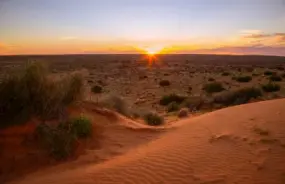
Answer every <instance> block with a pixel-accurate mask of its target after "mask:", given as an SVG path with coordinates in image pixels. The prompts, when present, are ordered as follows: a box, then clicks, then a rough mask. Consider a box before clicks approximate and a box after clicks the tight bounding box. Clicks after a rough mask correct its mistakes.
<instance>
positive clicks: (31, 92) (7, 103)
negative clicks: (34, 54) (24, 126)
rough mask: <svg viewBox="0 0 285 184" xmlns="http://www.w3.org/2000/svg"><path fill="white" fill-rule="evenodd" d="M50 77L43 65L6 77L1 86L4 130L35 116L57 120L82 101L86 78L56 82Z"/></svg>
mask: <svg viewBox="0 0 285 184" xmlns="http://www.w3.org/2000/svg"><path fill="white" fill-rule="evenodd" d="M48 74H49V73H48V69H47V67H46V66H44V65H43V64H42V63H29V64H27V65H26V66H25V67H24V68H22V69H19V70H17V71H12V72H10V73H9V74H6V75H5V76H4V78H3V80H2V82H1V83H0V121H1V123H0V127H2V126H9V125H11V124H15V123H21V122H24V121H26V120H27V119H28V118H30V117H31V116H36V117H38V118H40V119H43V120H46V119H51V118H57V117H59V116H60V115H61V114H62V113H63V111H64V109H65V108H66V106H68V105H69V104H71V103H72V102H75V101H77V100H80V99H81V98H82V94H83V78H82V76H80V75H79V74H72V75H69V76H67V77H63V78H60V79H57V80H55V79H52V78H50V77H49V76H48Z"/></svg>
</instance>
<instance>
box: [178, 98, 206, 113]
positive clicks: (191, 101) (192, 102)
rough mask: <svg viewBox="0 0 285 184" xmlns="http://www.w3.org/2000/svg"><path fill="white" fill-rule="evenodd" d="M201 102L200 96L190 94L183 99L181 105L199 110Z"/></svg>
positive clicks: (202, 101) (202, 102)
mask: <svg viewBox="0 0 285 184" xmlns="http://www.w3.org/2000/svg"><path fill="white" fill-rule="evenodd" d="M203 104H204V99H202V98H201V97H200V96H192V97H188V98H187V99H185V100H184V101H183V104H182V106H183V107H187V108H188V109H189V110H191V111H194V110H199V109H200V108H201V107H202V105H203Z"/></svg>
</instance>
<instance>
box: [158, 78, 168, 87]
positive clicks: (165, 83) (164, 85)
mask: <svg viewBox="0 0 285 184" xmlns="http://www.w3.org/2000/svg"><path fill="white" fill-rule="evenodd" d="M159 85H160V86H162V87H166V86H169V85H170V82H169V81H168V80H162V81H160V82H159Z"/></svg>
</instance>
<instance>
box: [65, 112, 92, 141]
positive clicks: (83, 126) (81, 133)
mask: <svg viewBox="0 0 285 184" xmlns="http://www.w3.org/2000/svg"><path fill="white" fill-rule="evenodd" d="M70 125H71V131H72V132H73V133H74V134H75V135H76V136H77V137H79V138H84V137H89V136H91V134H92V123H91V121H90V120H89V119H88V118H86V117H84V116H80V117H77V118H74V119H73V120H71V121H70Z"/></svg>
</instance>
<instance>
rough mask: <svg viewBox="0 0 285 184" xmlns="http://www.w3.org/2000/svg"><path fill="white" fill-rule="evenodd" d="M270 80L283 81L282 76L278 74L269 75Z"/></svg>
mask: <svg viewBox="0 0 285 184" xmlns="http://www.w3.org/2000/svg"><path fill="white" fill-rule="evenodd" d="M269 80H270V81H273V82H280V81H282V78H281V77H280V76H278V75H271V76H270V77H269Z"/></svg>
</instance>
